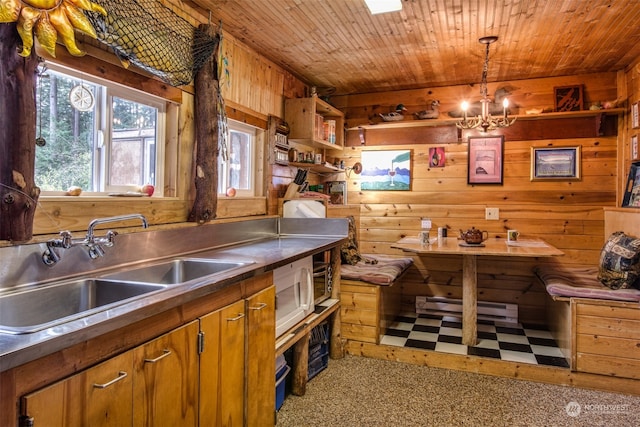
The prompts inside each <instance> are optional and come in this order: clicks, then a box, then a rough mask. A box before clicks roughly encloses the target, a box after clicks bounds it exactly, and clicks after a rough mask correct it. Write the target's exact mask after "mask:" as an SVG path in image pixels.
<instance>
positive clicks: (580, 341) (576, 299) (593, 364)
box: [534, 265, 640, 380]
mask: <svg viewBox="0 0 640 427" xmlns="http://www.w3.org/2000/svg"><path fill="white" fill-rule="evenodd" d="M534 271H535V274H536V276H537V278H538V279H539V280H540V281H541V283H542V285H544V287H545V288H546V290H547V293H548V294H549V295H550V299H549V301H548V304H547V323H548V326H549V329H550V331H551V333H552V335H553V337H554V339H555V340H556V342H557V343H558V347H559V348H560V349H561V350H562V352H563V353H564V355H565V356H566V357H567V359H568V360H569V365H570V367H571V370H573V371H577V372H586V373H590V374H599V375H606V376H612V377H620V378H630V379H634V380H640V353H639V352H638V347H640V304H638V302H640V290H638V289H635V288H629V289H616V290H613V289H610V288H608V287H606V286H604V285H602V284H601V283H600V281H599V280H598V269H597V268H595V267H564V266H550V265H549V266H540V267H536V268H535V269H534Z"/></svg>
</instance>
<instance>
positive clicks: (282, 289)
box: [273, 256, 315, 338]
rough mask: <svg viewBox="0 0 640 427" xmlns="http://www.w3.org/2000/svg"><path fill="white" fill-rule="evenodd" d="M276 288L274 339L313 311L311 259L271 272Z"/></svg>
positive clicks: (298, 261) (304, 259)
mask: <svg viewBox="0 0 640 427" xmlns="http://www.w3.org/2000/svg"><path fill="white" fill-rule="evenodd" d="M273 283H274V285H275V287H276V338H277V337H279V336H280V335H282V334H283V333H285V332H286V331H287V330H289V329H290V328H292V327H294V326H295V325H296V324H297V323H298V322H300V321H301V320H303V319H304V318H305V317H307V316H308V315H309V314H311V313H313V311H314V309H315V304H314V292H313V258H312V257H310V256H309V257H306V258H303V259H299V260H297V261H294V262H292V263H291V264H287V265H285V266H283V267H279V268H276V269H275V270H273Z"/></svg>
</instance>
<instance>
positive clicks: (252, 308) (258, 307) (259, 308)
mask: <svg viewBox="0 0 640 427" xmlns="http://www.w3.org/2000/svg"><path fill="white" fill-rule="evenodd" d="M266 306H267V303H266V302H261V303H260V304H258V305H257V306H256V307H249V309H250V310H262V309H263V308H265V307H266Z"/></svg>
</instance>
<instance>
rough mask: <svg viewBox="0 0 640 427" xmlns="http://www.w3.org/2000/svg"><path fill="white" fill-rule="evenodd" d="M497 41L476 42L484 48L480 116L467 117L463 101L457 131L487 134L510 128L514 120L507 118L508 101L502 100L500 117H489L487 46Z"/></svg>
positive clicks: (493, 39) (482, 40)
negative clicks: (468, 130) (473, 131)
mask: <svg viewBox="0 0 640 427" xmlns="http://www.w3.org/2000/svg"><path fill="white" fill-rule="evenodd" d="M497 40H498V37H497V36H487V37H482V38H480V39H479V40H478V41H479V42H480V43H482V44H484V45H485V46H486V50H485V57H484V67H483V68H482V81H481V82H480V95H481V96H482V99H480V107H481V108H480V114H478V115H477V116H472V117H469V116H468V115H467V111H468V110H469V103H468V102H467V101H464V102H463V103H462V105H461V109H462V112H463V117H462V119H461V120H459V121H458V122H456V126H457V127H458V128H459V129H475V128H482V132H488V131H491V130H494V129H497V128H506V127H509V126H511V125H512V124H513V123H514V122H515V121H516V118H515V117H513V118H509V117H508V116H507V111H508V108H509V100H508V99H507V98H504V99H503V101H502V112H503V114H502V116H501V117H494V116H492V115H491V109H490V107H491V105H492V104H493V101H492V100H491V99H490V98H489V97H488V96H487V72H488V70H489V46H490V45H491V44H492V43H494V42H495V41H497Z"/></svg>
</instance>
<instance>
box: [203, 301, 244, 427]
mask: <svg viewBox="0 0 640 427" xmlns="http://www.w3.org/2000/svg"><path fill="white" fill-rule="evenodd" d="M244 305H245V303H244V300H242V301H238V302H237V303H235V304H231V305H229V306H227V307H225V308H223V309H221V310H218V311H215V312H213V313H211V314H208V315H206V316H204V317H202V318H200V332H201V333H202V334H203V335H204V336H203V344H204V345H203V349H202V353H200V426H242V425H243V423H244V369H245V368H244V340H245V338H244V337H245V335H244V330H245V313H244V310H245V307H244Z"/></svg>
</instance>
